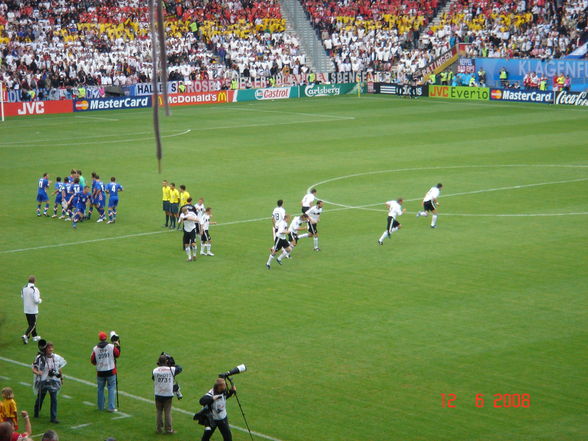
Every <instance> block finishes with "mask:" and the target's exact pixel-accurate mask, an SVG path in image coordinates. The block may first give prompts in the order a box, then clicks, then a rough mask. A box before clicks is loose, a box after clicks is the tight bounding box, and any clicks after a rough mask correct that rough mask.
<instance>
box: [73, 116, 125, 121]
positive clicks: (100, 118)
mask: <svg viewBox="0 0 588 441" xmlns="http://www.w3.org/2000/svg"><path fill="white" fill-rule="evenodd" d="M74 118H81V119H95V120H98V121H120V119H118V118H105V117H102V116H86V115H75V116H74Z"/></svg>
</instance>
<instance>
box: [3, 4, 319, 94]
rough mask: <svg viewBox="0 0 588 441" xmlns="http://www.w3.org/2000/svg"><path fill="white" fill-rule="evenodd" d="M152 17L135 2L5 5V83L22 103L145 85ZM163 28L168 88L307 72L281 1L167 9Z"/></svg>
mask: <svg viewBox="0 0 588 441" xmlns="http://www.w3.org/2000/svg"><path fill="white" fill-rule="evenodd" d="M148 12H149V11H148V8H146V7H145V6H144V3H143V2H139V1H138V0H84V1H81V0H52V1H49V0H47V1H42V2H37V1H33V0H0V81H3V82H4V83H5V84H6V86H7V88H8V89H11V90H21V91H22V92H23V93H22V95H23V99H46V98H53V99H56V98H59V97H63V96H64V94H66V93H67V94H69V92H65V91H66V90H68V89H73V90H75V88H77V86H80V85H85V86H125V85H129V84H133V83H144V82H148V81H150V79H151V78H150V77H151V68H152V65H151V40H150V38H149V14H148ZM165 27H166V42H167V45H166V47H167V52H168V64H169V79H170V80H175V81H191V80H205V79H209V78H215V79H222V80H223V84H225V85H226V86H227V87H228V85H229V84H230V81H231V79H233V78H235V77H236V76H244V77H253V78H255V77H257V76H270V75H275V74H277V73H280V72H281V73H306V72H307V71H308V67H307V66H306V60H305V57H304V54H302V53H301V51H300V49H299V46H300V45H299V42H298V40H297V38H296V37H295V36H293V35H292V34H288V33H286V32H285V30H286V25H285V20H284V19H283V18H282V16H281V13H280V9H279V6H278V3H277V1H276V0H256V1H255V2H254V1H252V0H232V1H231V0H227V1H225V0H218V1H215V0H213V1H204V0H186V1H183V2H181V3H179V2H178V3H175V2H168V3H166V11H165ZM60 89H61V91H60ZM25 91H26V93H24V92H25ZM37 91H38V92H37ZM74 93H75V92H74Z"/></svg>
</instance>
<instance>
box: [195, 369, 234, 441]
mask: <svg viewBox="0 0 588 441" xmlns="http://www.w3.org/2000/svg"><path fill="white" fill-rule="evenodd" d="M236 390H237V388H235V386H233V387H231V389H230V390H228V391H227V383H226V380H225V379H224V378H217V379H216V382H215V383H214V386H213V387H212V389H210V390H209V391H208V393H207V394H206V395H204V396H203V397H202V398H200V404H201V405H202V406H207V407H208V408H209V409H210V418H209V422H210V426H206V427H204V434H203V435H202V441H208V440H210V437H211V436H212V434H213V433H214V431H215V430H216V428H217V427H218V429H219V430H220V432H221V434H222V435H223V441H232V439H233V436H232V435H231V428H230V426H229V419H228V417H227V398H230V397H231V396H233V394H234V393H235V391H236Z"/></svg>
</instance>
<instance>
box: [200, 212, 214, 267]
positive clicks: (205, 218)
mask: <svg viewBox="0 0 588 441" xmlns="http://www.w3.org/2000/svg"><path fill="white" fill-rule="evenodd" d="M211 218H212V208H210V207H206V210H205V211H204V213H203V214H202V216H200V225H201V228H202V234H201V235H200V242H201V243H200V254H201V255H202V256H214V254H212V252H211V251H210V247H211V246H212V244H211V243H210V242H212V238H211V237H210V233H209V232H208V226H209V225H215V224H216V222H212V221H211V220H210V219H211Z"/></svg>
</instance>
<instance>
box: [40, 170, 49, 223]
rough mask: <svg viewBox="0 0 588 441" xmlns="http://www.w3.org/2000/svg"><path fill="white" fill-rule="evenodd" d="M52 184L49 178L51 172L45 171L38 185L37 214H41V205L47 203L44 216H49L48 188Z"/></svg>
mask: <svg viewBox="0 0 588 441" xmlns="http://www.w3.org/2000/svg"><path fill="white" fill-rule="evenodd" d="M49 185H51V181H50V180H49V174H48V173H43V176H42V177H41V178H40V179H39V182H38V185H37V216H41V205H43V203H44V204H45V209H44V210H43V216H49V215H48V214H47V210H49V196H47V189H48V188H49Z"/></svg>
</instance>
